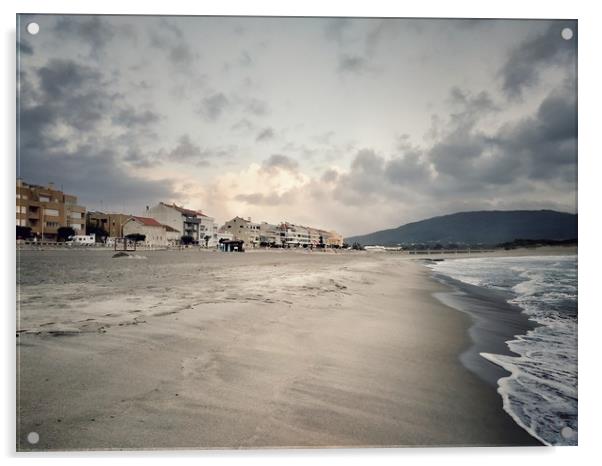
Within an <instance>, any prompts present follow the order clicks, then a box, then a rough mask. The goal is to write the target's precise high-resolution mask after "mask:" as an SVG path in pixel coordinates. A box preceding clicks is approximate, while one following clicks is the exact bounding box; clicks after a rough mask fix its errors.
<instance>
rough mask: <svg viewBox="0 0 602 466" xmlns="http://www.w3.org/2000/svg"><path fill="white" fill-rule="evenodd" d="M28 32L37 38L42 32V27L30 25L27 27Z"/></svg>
mask: <svg viewBox="0 0 602 466" xmlns="http://www.w3.org/2000/svg"><path fill="white" fill-rule="evenodd" d="M27 32H29V33H30V34H31V35H32V36H35V35H36V34H37V33H38V32H40V25H39V24H38V23H29V24H28V25H27Z"/></svg>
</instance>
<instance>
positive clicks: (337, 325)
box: [17, 251, 538, 450]
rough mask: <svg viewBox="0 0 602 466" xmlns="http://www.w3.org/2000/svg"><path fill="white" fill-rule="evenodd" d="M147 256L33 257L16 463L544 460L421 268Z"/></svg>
mask: <svg viewBox="0 0 602 466" xmlns="http://www.w3.org/2000/svg"><path fill="white" fill-rule="evenodd" d="M140 254H141V255H144V256H146V257H147V259H139V260H136V259H123V258H122V259H112V258H111V257H110V256H111V254H110V253H108V252H106V251H41V252H40V251H22V252H21V253H20V265H21V266H20V281H21V284H22V285H21V287H20V294H21V296H20V298H21V306H20V310H19V314H18V317H19V319H18V335H19V337H18V338H17V355H18V358H19V366H18V367H19V374H18V382H19V386H18V421H19V422H18V448H19V449H20V450H84V449H165V448H184V449H196V448H265V447H277V448H278V447H282V448H285V447H366V446H463V445H470V446H480V445H535V444H538V442H537V441H536V440H535V439H533V438H532V437H531V436H529V434H527V433H526V432H525V431H523V430H522V429H521V428H520V427H518V426H517V425H516V424H515V423H514V421H513V420H512V419H511V418H510V417H509V416H508V415H507V414H506V413H505V412H504V411H503V409H502V400H501V398H500V397H499V395H498V394H497V393H496V390H495V388H494V387H492V386H491V385H489V384H488V383H486V382H485V381H484V380H482V379H481V378H479V377H478V376H477V375H475V374H473V373H472V372H470V371H469V370H467V369H466V368H465V367H464V366H463V365H462V363H461V362H460V358H459V356H460V355H461V354H462V353H463V352H465V351H466V349H467V348H469V347H470V345H471V341H470V338H469V334H468V330H469V328H470V326H471V325H472V320H471V317H470V316H468V315H466V314H464V313H462V312H458V311H457V310H455V309H452V308H450V307H447V306H445V305H444V304H442V303H441V302H440V301H439V300H437V299H436V298H435V297H434V296H433V294H434V293H440V292H443V291H449V290H448V288H447V287H446V286H445V285H443V284H441V283H438V282H437V281H435V280H433V279H432V277H431V272H430V271H429V270H428V269H427V268H426V267H424V266H423V265H422V264H421V263H420V261H417V260H414V259H416V258H414V257H408V256H401V255H395V254H379V253H373V254H367V253H344V254H341V253H339V254H328V253H318V252H313V253H308V252H283V251H274V252H250V253H245V254H236V253H232V254H221V253H212V252H196V251H182V252H180V251H172V252H166V251H155V252H144V253H140ZM32 431H35V432H38V433H39V435H40V441H39V443H38V444H37V445H29V444H28V443H27V441H26V436H27V434H28V433H29V432H32Z"/></svg>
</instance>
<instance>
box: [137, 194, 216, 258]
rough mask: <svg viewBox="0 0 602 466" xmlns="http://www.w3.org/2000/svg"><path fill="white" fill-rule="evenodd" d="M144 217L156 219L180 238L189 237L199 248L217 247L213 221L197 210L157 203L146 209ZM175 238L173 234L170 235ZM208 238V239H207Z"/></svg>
mask: <svg viewBox="0 0 602 466" xmlns="http://www.w3.org/2000/svg"><path fill="white" fill-rule="evenodd" d="M146 215H148V216H150V217H152V218H154V219H156V220H157V221H159V222H160V223H162V224H164V225H168V226H170V227H171V228H173V229H174V230H176V231H177V232H179V235H180V237H182V236H191V237H192V239H193V241H194V242H195V243H196V244H199V245H201V246H205V245H207V246H208V247H215V246H216V245H217V225H216V224H215V219H214V218H213V217H209V216H208V215H205V214H204V213H202V212H201V211H199V210H192V209H186V208H184V207H182V206H179V205H177V204H175V203H174V204H167V203H165V202H159V204H157V205H156V206H154V207H150V208H149V207H147V208H146ZM171 236H172V237H175V236H176V235H175V233H172V235H171ZM207 237H208V238H207Z"/></svg>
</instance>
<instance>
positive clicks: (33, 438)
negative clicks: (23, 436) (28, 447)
mask: <svg viewBox="0 0 602 466" xmlns="http://www.w3.org/2000/svg"><path fill="white" fill-rule="evenodd" d="M27 441H28V442H29V443H31V444H32V445H35V444H36V443H38V442H39V441H40V434H38V433H37V432H30V433H29V434H27Z"/></svg>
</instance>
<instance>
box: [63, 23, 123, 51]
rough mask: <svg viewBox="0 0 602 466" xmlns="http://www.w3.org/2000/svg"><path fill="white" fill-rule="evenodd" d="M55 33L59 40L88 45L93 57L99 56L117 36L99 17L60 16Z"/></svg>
mask: <svg viewBox="0 0 602 466" xmlns="http://www.w3.org/2000/svg"><path fill="white" fill-rule="evenodd" d="M54 32H55V34H56V35H57V37H59V38H62V39H66V40H74V39H75V40H77V41H79V42H84V43H86V44H88V45H89V46H90V54H91V55H97V54H98V52H100V51H101V50H102V49H104V47H105V45H106V44H107V43H108V42H109V41H110V40H111V39H112V38H113V37H114V36H115V31H114V30H113V27H112V26H111V25H110V24H109V23H108V22H106V21H104V20H102V19H101V18H100V17H98V16H60V17H59V19H58V21H57V22H56V24H55V26H54Z"/></svg>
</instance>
